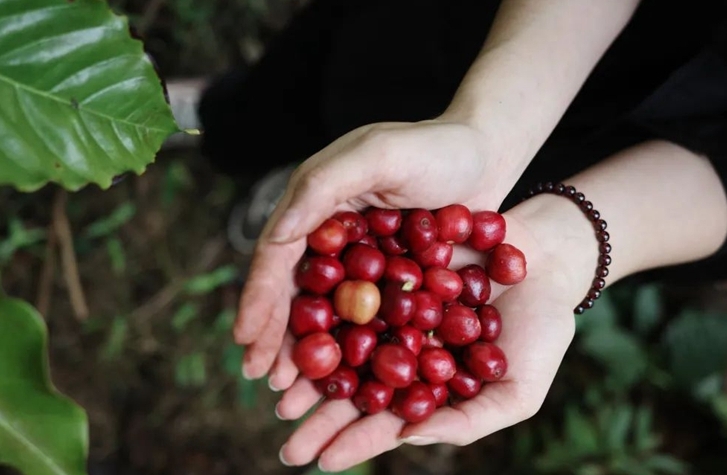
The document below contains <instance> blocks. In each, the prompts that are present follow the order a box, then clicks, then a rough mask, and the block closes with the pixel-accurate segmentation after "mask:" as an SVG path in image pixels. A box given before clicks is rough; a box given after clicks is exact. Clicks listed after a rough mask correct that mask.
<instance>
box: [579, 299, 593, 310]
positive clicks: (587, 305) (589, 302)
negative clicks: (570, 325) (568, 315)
mask: <svg viewBox="0 0 727 475" xmlns="http://www.w3.org/2000/svg"><path fill="white" fill-rule="evenodd" d="M580 306H581V307H583V308H585V309H586V310H588V309H591V308H593V300H591V299H589V298H585V299H583V302H581V305H580Z"/></svg>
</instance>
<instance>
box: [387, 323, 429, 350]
mask: <svg viewBox="0 0 727 475" xmlns="http://www.w3.org/2000/svg"><path fill="white" fill-rule="evenodd" d="M391 338H392V343H397V344H399V345H402V346H403V347H405V348H408V349H409V351H411V352H412V353H414V355H418V354H419V353H420V352H421V351H422V345H423V344H424V333H422V332H421V331H420V330H417V329H416V328H414V327H412V326H411V325H404V326H403V327H397V328H394V329H393V330H392V331H391Z"/></svg>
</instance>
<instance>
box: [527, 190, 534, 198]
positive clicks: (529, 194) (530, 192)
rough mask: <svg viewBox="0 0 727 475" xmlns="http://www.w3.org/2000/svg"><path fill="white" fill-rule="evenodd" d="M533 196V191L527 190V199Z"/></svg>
mask: <svg viewBox="0 0 727 475" xmlns="http://www.w3.org/2000/svg"><path fill="white" fill-rule="evenodd" d="M533 196H535V190H528V198H532V197H533Z"/></svg>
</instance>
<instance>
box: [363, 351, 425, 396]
mask: <svg viewBox="0 0 727 475" xmlns="http://www.w3.org/2000/svg"><path fill="white" fill-rule="evenodd" d="M371 371H372V372H373V374H374V376H376V378H377V379H378V380H379V381H381V382H382V383H384V384H387V385H389V386H391V387H392V388H405V387H407V386H409V385H410V384H411V382H412V381H414V379H415V378H416V373H417V357H416V356H415V355H414V353H412V352H411V351H410V350H409V349H408V348H405V347H403V346H401V345H396V344H394V343H385V344H383V345H380V346H379V347H377V348H376V349H375V350H374V353H373V354H372V355H371Z"/></svg>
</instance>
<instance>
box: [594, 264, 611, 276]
mask: <svg viewBox="0 0 727 475" xmlns="http://www.w3.org/2000/svg"><path fill="white" fill-rule="evenodd" d="M596 275H597V276H598V277H607V276H608V267H606V266H598V269H596Z"/></svg>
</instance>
